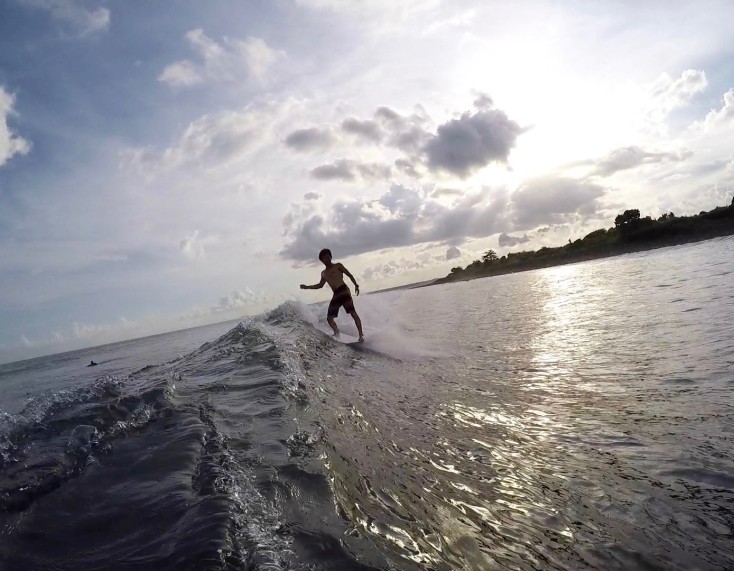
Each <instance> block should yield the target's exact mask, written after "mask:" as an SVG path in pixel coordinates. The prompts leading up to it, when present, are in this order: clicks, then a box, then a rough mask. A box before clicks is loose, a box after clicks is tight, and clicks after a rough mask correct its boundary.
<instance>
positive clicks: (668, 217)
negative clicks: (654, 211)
mask: <svg viewBox="0 0 734 571" xmlns="http://www.w3.org/2000/svg"><path fill="white" fill-rule="evenodd" d="M674 218H675V214H673V213H672V212H663V215H662V216H661V217H660V218H658V220H673V219H674Z"/></svg>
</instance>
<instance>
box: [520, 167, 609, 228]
mask: <svg viewBox="0 0 734 571" xmlns="http://www.w3.org/2000/svg"><path fill="white" fill-rule="evenodd" d="M605 193H606V190H605V189H604V188H603V187H601V186H599V185H598V184H596V183H594V182H590V181H588V180H583V179H573V178H567V177H556V176H546V177H540V178H537V179H534V180H531V181H529V182H527V183H526V184H524V185H522V186H521V187H520V188H519V189H518V190H516V191H515V192H514V193H513V194H512V203H513V208H514V222H515V227H516V228H517V229H518V230H525V229H531V228H534V227H535V226H540V225H547V224H560V223H563V222H567V221H568V220H569V219H571V218H577V217H580V216H583V217H584V218H597V217H598V216H599V212H600V210H601V209H602V205H601V203H600V202H599V199H600V198H601V197H603V196H604V195H605Z"/></svg>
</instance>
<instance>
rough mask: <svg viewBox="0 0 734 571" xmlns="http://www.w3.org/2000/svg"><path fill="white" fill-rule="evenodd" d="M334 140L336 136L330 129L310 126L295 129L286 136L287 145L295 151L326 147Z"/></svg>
mask: <svg viewBox="0 0 734 571" xmlns="http://www.w3.org/2000/svg"><path fill="white" fill-rule="evenodd" d="M333 142H334V136H333V135H332V133H331V130H329V129H321V128H319V127H309V128H307V129H298V130H297V131H293V132H292V133H291V134H290V135H288V136H287V137H286V138H285V144H286V146H287V147H289V148H291V149H293V150H294V151H313V150H320V149H325V148H327V147H329V146H331V144H332V143H333Z"/></svg>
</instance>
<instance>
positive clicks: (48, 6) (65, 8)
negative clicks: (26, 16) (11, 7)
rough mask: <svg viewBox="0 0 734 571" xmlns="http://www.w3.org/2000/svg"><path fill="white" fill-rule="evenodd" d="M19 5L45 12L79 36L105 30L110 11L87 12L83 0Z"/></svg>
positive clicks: (34, 1)
mask: <svg viewBox="0 0 734 571" xmlns="http://www.w3.org/2000/svg"><path fill="white" fill-rule="evenodd" d="M20 2H21V4H24V5H26V6H31V7H33V8H39V9H42V10H47V11H48V12H49V13H50V14H51V16H52V17H53V18H54V19H56V20H57V21H59V22H62V23H63V24H64V25H66V26H68V27H69V28H71V30H73V31H74V33H77V34H79V35H80V36H87V35H90V34H94V33H96V32H102V31H104V30H107V29H108V28H109V26H110V11H109V10H108V9H107V8H97V9H96V10H89V9H87V8H86V7H85V6H84V5H83V4H84V2H83V0H20Z"/></svg>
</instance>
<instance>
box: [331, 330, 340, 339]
mask: <svg viewBox="0 0 734 571" xmlns="http://www.w3.org/2000/svg"><path fill="white" fill-rule="evenodd" d="M331 336H332V337H334V338H336V339H339V332H338V331H334V333H332V335H331Z"/></svg>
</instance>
